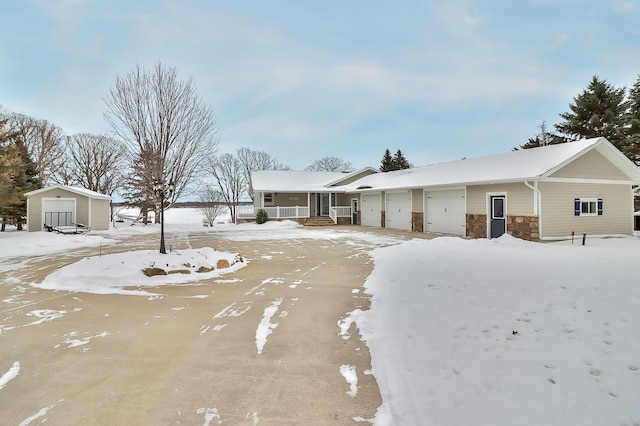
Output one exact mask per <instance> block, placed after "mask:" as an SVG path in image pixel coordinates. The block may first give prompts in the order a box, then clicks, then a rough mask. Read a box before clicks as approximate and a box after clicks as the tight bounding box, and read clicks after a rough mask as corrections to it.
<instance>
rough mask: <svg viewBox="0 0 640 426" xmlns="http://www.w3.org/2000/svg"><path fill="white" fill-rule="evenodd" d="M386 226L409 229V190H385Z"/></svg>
mask: <svg viewBox="0 0 640 426" xmlns="http://www.w3.org/2000/svg"><path fill="white" fill-rule="evenodd" d="M386 201H387V203H386V205H385V218H386V222H387V223H386V227H387V228H390V229H402V230H405V231H411V192H410V191H402V192H387V197H386Z"/></svg>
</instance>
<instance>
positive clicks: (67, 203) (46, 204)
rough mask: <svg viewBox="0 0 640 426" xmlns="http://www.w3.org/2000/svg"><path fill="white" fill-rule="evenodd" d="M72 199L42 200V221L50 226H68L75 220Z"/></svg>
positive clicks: (74, 205) (74, 207) (74, 208)
mask: <svg viewBox="0 0 640 426" xmlns="http://www.w3.org/2000/svg"><path fill="white" fill-rule="evenodd" d="M75 210H76V204H75V201H74V200H64V199H55V200H42V213H43V219H44V223H45V224H47V225H50V226H70V225H71V224H72V223H74V221H75V217H74V216H75Z"/></svg>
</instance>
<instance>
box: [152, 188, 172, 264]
mask: <svg viewBox="0 0 640 426" xmlns="http://www.w3.org/2000/svg"><path fill="white" fill-rule="evenodd" d="M175 188H176V186H175V184H174V183H173V182H169V184H168V185H167V184H166V183H165V181H164V179H154V180H153V193H154V194H155V196H156V198H159V199H160V253H162V254H167V251H166V250H165V248H164V200H165V198H169V197H171V194H173V190H174V189H175Z"/></svg>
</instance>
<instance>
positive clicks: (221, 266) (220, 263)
mask: <svg viewBox="0 0 640 426" xmlns="http://www.w3.org/2000/svg"><path fill="white" fill-rule="evenodd" d="M229 266H230V265H229V261H228V260H227V259H218V263H216V268H218V269H224V268H228V267H229Z"/></svg>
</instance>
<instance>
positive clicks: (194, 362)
mask: <svg viewBox="0 0 640 426" xmlns="http://www.w3.org/2000/svg"><path fill="white" fill-rule="evenodd" d="M298 232H307V230H306V229H305V230H304V231H298ZM308 232H311V233H322V232H340V233H342V234H344V235H341V236H340V238H293V239H286V238H280V237H279V236H277V235H270V236H269V238H265V239H263V240H255V239H253V240H249V241H238V240H234V237H233V236H231V234H225V233H216V232H210V231H209V232H204V231H199V232H197V233H189V234H180V233H178V234H171V233H169V234H168V241H169V243H171V244H173V245H174V248H175V249H178V250H179V249H181V248H187V247H189V248H198V247H204V246H210V247H214V248H216V249H217V250H221V251H229V252H234V253H235V252H238V253H240V254H241V255H243V256H244V257H245V258H246V259H248V260H249V264H248V266H246V267H245V268H243V269H240V270H239V271H236V272H234V273H232V274H229V275H226V276H224V277H223V278H221V279H211V280H206V281H201V282H199V283H197V284H189V285H182V286H172V287H162V288H158V289H156V290H155V292H157V293H158V296H153V297H146V296H123V295H96V294H87V293H65V292H54V291H48V290H42V289H38V288H35V287H32V286H31V285H29V283H31V282H34V281H35V282H39V281H41V280H42V278H43V277H44V276H46V274H48V273H49V272H51V271H53V270H55V269H57V268H59V267H61V266H64V265H66V264H69V263H72V262H75V261H77V260H78V259H80V258H82V257H83V256H92V255H95V254H96V253H95V252H96V249H95V248H91V249H83V250H78V251H76V252H72V253H64V254H59V255H55V256H42V257H36V258H32V259H30V260H29V261H27V262H25V263H24V264H22V265H20V266H19V267H17V269H14V270H11V271H6V272H3V273H0V283H2V284H0V375H2V374H4V373H5V372H6V371H8V370H9V369H10V368H11V366H12V364H13V363H14V362H15V361H19V363H20V371H19V374H18V375H17V376H16V377H15V378H14V379H13V380H11V381H9V382H8V383H6V384H5V385H4V388H2V389H0V417H1V420H0V423H2V424H12V425H17V424H21V422H23V423H22V424H40V423H41V422H43V421H44V420H46V424H47V425H88V424H91V425H128V424H131V425H134V424H135V425H171V424H183V425H203V424H204V425H215V424H229V425H234V424H249V425H252V424H259V425H303V424H304V425H323V424H331V425H333V424H336V425H341V424H354V423H356V420H357V419H370V418H373V417H374V415H375V412H376V409H377V407H378V406H379V405H380V404H381V398H380V394H379V390H378V386H377V383H376V381H375V378H374V377H373V376H372V375H371V374H370V373H369V371H368V370H369V369H370V368H371V364H370V355H369V351H368V349H367V346H366V345H365V344H364V343H363V342H361V341H360V339H359V335H358V332H357V329H356V328H355V326H353V327H351V329H350V333H351V337H350V338H348V339H345V338H343V337H342V336H340V335H339V333H340V327H339V326H338V321H340V320H341V319H343V318H344V317H345V316H346V314H347V313H348V312H350V311H352V310H354V309H356V308H361V309H367V308H368V303H369V302H368V298H367V296H366V295H365V294H363V289H362V288H361V286H362V284H363V283H364V280H365V278H366V277H367V275H368V274H369V272H370V270H371V267H372V265H371V263H370V261H369V258H368V256H367V254H366V253H367V251H368V250H370V249H371V248H372V247H373V246H375V245H385V244H387V243H388V244H392V243H394V242H398V241H399V240H400V239H404V238H407V237H415V236H416V234H408V233H400V232H395V233H392V234H393V235H392V234H391V233H385V232H383V231H379V230H371V231H368V232H364V231H362V228H353V227H338V228H330V229H328V230H326V231H325V230H321V229H313V230H309V231H308ZM310 235H311V234H310ZM314 235H320V234H314ZM420 236H424V235H420ZM363 237H365V238H363ZM240 239H241V238H240ZM372 239H373V240H374V242H372ZM385 241H386V242H385ZM157 243H158V237H157V235H147V236H142V237H140V236H136V237H135V238H133V237H128V238H123V239H122V240H121V241H120V242H118V243H117V244H113V245H110V246H109V247H107V248H106V249H105V248H104V247H103V250H106V251H111V252H120V251H128V250H136V249H140V248H148V249H154V248H155V247H156V246H157ZM20 260H21V261H24V260H25V259H20ZM258 330H262V333H258V332H257V331H258ZM265 330H269V331H270V333H271V334H268V333H269V331H267V332H266V333H265ZM265 334H268V335H266V336H265V337H266V338H263V337H261V336H263V335H265ZM256 337H258V339H256ZM342 365H350V366H355V371H356V374H357V379H358V382H357V393H356V394H355V396H351V395H353V390H352V389H351V388H350V384H349V383H348V382H347V380H346V379H345V377H344V376H343V375H342V374H341V372H340V367H341V366H342ZM348 392H351V395H350V394H349V393H348ZM354 418H355V419H356V420H354Z"/></svg>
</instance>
